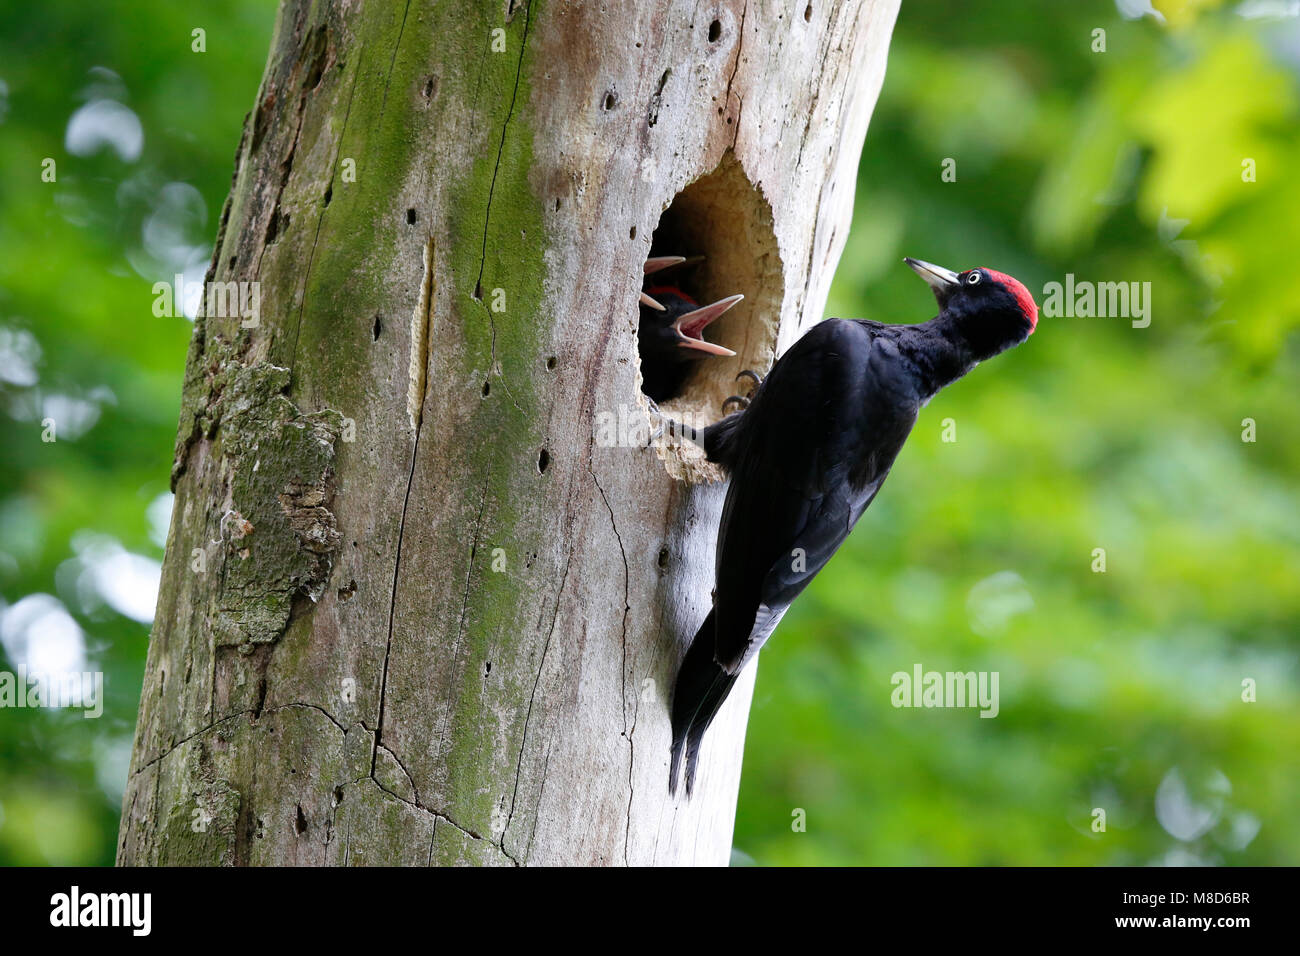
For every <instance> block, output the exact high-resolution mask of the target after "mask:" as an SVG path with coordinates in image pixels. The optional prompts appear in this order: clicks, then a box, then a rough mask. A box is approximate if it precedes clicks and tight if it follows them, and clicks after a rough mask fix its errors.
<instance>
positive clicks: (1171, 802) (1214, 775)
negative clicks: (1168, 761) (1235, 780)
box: [1156, 767, 1232, 841]
mask: <svg viewBox="0 0 1300 956" xmlns="http://www.w3.org/2000/svg"><path fill="white" fill-rule="evenodd" d="M1231 792H1232V784H1231V782H1229V780H1228V778H1227V777H1225V776H1224V775H1223V774H1222V773H1221V772H1220V771H1218V770H1214V771H1212V772H1210V773H1209V774H1207V775H1205V776H1204V777H1203V778H1200V779H1197V780H1196V781H1194V782H1193V783H1192V784H1189V783H1188V781H1187V779H1186V777H1185V776H1184V775H1183V772H1182V770H1180V769H1179V768H1178V767H1170V768H1169V772H1168V773H1166V774H1165V777H1164V779H1163V780H1161V781H1160V786H1158V787H1156V819H1157V820H1159V821H1160V825H1161V826H1162V827H1164V828H1165V832H1166V833H1168V834H1169V835H1170V836H1172V837H1174V838H1176V839H1179V840H1185V841H1191V840H1195V839H1196V838H1197V837H1200V836H1204V835H1205V834H1206V833H1208V832H1209V831H1210V829H1211V828H1213V826H1214V825H1215V824H1216V823H1218V822H1219V817H1220V816H1222V815H1223V805H1224V802H1225V801H1226V799H1227V797H1228V795H1229V794H1230V793H1231Z"/></svg>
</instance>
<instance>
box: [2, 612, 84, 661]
mask: <svg viewBox="0 0 1300 956" xmlns="http://www.w3.org/2000/svg"><path fill="white" fill-rule="evenodd" d="M0 643H3V644H4V649H5V654H6V656H8V658H9V660H10V661H11V662H12V663H13V665H14V666H15V667H22V668H25V669H26V671H27V673H29V674H66V673H81V672H82V671H84V670H85V669H86V639H85V635H84V634H83V633H82V631H81V626H80V625H78V624H77V622H76V621H75V620H73V617H72V615H71V614H69V613H68V611H67V609H66V608H65V607H64V606H63V603H62V602H61V601H59V599H58V598H56V597H54V596H53V595H52V594H39V593H38V594H29V595H27V596H26V597H24V598H22V599H21V600H19V601H18V602H17V603H15V604H13V605H11V606H10V607H7V608H5V609H4V610H3V611H0Z"/></svg>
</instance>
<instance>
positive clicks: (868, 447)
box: [714, 319, 916, 674]
mask: <svg viewBox="0 0 1300 956" xmlns="http://www.w3.org/2000/svg"><path fill="white" fill-rule="evenodd" d="M896 355H897V353H896V352H895V350H894V348H893V343H892V342H891V341H889V340H888V338H886V337H882V336H881V335H880V333H879V327H873V326H872V325H870V324H867V323H860V322H851V321H843V320H839V319H830V320H827V321H825V322H822V323H820V324H818V325H817V326H814V328H813V329H812V330H810V331H809V332H808V333H807V334H806V335H804V337H803V338H801V339H800V340H799V341H798V342H797V343H796V344H795V345H794V347H793V348H791V349H790V351H789V352H788V353H787V354H786V355H785V356H783V357H782V359H781V361H780V362H778V363H777V365H776V367H774V368H773V369H772V372H771V374H769V375H768V377H767V379H766V381H764V382H763V384H762V386H761V387H760V388H759V390H758V393H757V394H756V395H755V397H754V400H753V402H752V403H751V405H750V407H749V408H748V409H747V410H746V411H745V413H744V415H743V416H742V420H741V423H740V426H739V431H740V432H741V434H740V435H738V436H737V445H738V447H737V449H736V453H735V455H734V458H733V463H732V467H731V486H730V488H729V489H728V491H727V499H726V503H725V505H724V506H723V511H722V523H721V529H720V532H719V536H718V555H717V562H718V563H717V595H716V598H715V609H716V612H717V613H716V620H715V629H716V644H715V648H714V656H715V659H716V660H717V662H718V663H719V664H720V665H721V666H722V667H723V669H725V670H726V671H728V672H729V673H733V674H734V673H737V672H738V671H739V670H740V668H741V666H742V665H743V664H744V662H745V661H746V660H747V659H748V657H749V656H751V654H752V652H753V651H756V650H757V649H758V647H759V646H761V645H762V643H763V641H765V640H766V639H767V637H768V636H769V635H770V634H771V632H772V629H773V628H775V627H776V624H777V622H778V621H779V620H780V617H781V615H782V614H784V613H785V610H786V608H788V607H789V606H790V602H792V601H793V600H794V599H795V597H796V596H797V595H798V594H799V593H800V592H801V591H802V590H803V589H804V588H805V587H806V586H807V585H808V582H809V581H811V580H812V578H813V577H814V576H815V575H816V574H817V572H818V571H820V570H821V569H822V567H823V566H825V564H826V562H827V561H829V560H830V558H831V556H832V555H833V554H834V553H835V551H836V550H837V549H838V548H839V546H840V545H841V544H842V543H843V541H844V539H845V538H846V537H847V536H848V534H849V531H850V530H852V528H853V525H854V523H855V522H856V521H857V520H858V518H859V517H860V516H861V514H862V512H863V510H864V509H865V508H866V506H867V504H868V503H869V502H870V500H871V498H872V496H873V495H874V494H875V492H876V490H877V488H879V486H880V482H881V481H883V480H884V477H885V474H886V473H887V472H888V470H889V467H890V466H891V465H892V464H893V461H894V456H895V455H896V454H897V452H898V449H899V448H900V447H901V446H902V443H903V441H904V440H905V439H906V437H907V433H908V432H909V431H910V430H911V427H912V424H913V423H914V422H915V418H916V414H915V412H916V410H915V407H914V406H911V405H910V404H909V403H907V402H903V403H902V404H903V412H902V414H901V415H900V414H899V402H898V398H899V392H898V389H897V387H896V386H897V384H898V383H895V382H894V376H895V375H896V374H897V364H896V362H895V361H894V358H896ZM899 419H902V420H901V421H900V420H899Z"/></svg>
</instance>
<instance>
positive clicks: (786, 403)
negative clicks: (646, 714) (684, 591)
mask: <svg viewBox="0 0 1300 956" xmlns="http://www.w3.org/2000/svg"><path fill="white" fill-rule="evenodd" d="M904 261H906V263H907V264H908V265H909V266H911V267H912V269H913V270H914V271H915V272H916V274H917V275H919V276H920V277H921V278H922V279H924V280H925V281H926V282H927V283H928V284H929V285H930V288H931V289H933V290H934V295H935V298H936V299H937V301H938V304H939V314H938V315H937V316H935V317H934V318H932V319H930V320H929V321H928V322H922V323H919V324H916V325H884V324H882V323H880V322H872V321H868V320H865V319H848V320H846V319H827V320H825V321H824V322H820V323H818V324H817V325H815V326H813V327H812V328H811V329H809V330H808V332H807V333H806V334H805V335H804V336H803V337H802V338H800V339H799V341H797V342H796V343H795V344H794V345H793V346H792V347H791V348H790V349H789V350H788V351H787V352H786V353H785V354H784V355H782V356H781V358H780V359H779V360H778V361H777V362H776V364H775V365H774V366H773V367H772V371H771V372H770V373H769V374H768V376H767V378H766V379H764V380H763V382H762V383H761V384H760V385H759V386H758V388H757V390H756V391H755V393H754V394H753V396H752V398H751V400H750V402H749V405H748V407H747V408H746V409H745V410H743V411H740V412H737V413H735V414H732V415H729V416H727V417H726V418H724V419H722V420H721V421H720V422H717V423H716V424H714V425H710V426H709V427H707V428H705V429H703V430H702V432H698V433H696V434H695V436H694V437H696V438H697V439H698V440H700V443H701V444H702V445H703V446H704V450H705V453H706V455H707V457H708V458H709V460H710V461H715V462H717V463H718V464H720V465H721V466H723V467H724V468H725V469H726V470H727V471H728V472H729V474H730V477H731V484H730V487H729V488H728V489H727V497H726V501H725V503H724V505H723V508H722V522H721V526H720V527H719V529H718V548H717V568H716V586H715V589H714V595H713V609H712V610H711V611H710V612H709V614H708V617H706V618H705V619H704V623H703V624H701V625H700V629H699V631H698V632H697V633H696V635H695V639H694V640H693V641H692V642H691V646H690V649H689V650H688V651H687V652H686V657H685V658H684V659H683V661H682V664H681V667H680V669H679V670H678V672H677V681H676V685H675V687H674V689H673V701H672V727H673V743H672V756H671V763H670V768H669V782H668V786H669V789H670V790H671V791H672V792H673V793H674V794H675V793H676V791H677V780H678V775H679V769H680V765H681V761H682V756H683V754H685V757H686V792H687V794H690V792H691V789H692V787H693V786H694V780H695V770H696V763H697V761H698V759H699V752H700V742H701V741H702V739H703V737H704V732H705V731H706V730H707V729H708V727H709V723H710V722H711V721H712V720H713V718H714V715H716V714H717V712H718V708H719V707H721V706H722V702H723V701H724V700H726V697H727V694H728V693H729V692H730V690H731V687H732V685H733V684H734V683H735V681H736V678H737V676H738V675H739V674H740V672H741V670H742V669H743V668H744V666H745V664H746V663H747V662H748V661H750V660H751V659H752V658H753V657H754V655H755V654H757V653H758V650H759V648H760V647H762V646H763V643H764V642H765V641H766V640H767V639H768V637H769V636H771V634H772V631H773V629H775V627H776V625H777V623H778V622H779V621H780V620H781V616H782V615H783V614H785V612H786V610H787V609H788V608H789V607H790V604H791V602H792V601H793V600H794V599H795V597H796V596H798V594H799V593H800V592H801V591H803V589H804V588H805V587H807V586H808V582H810V581H811V580H812V579H813V577H814V576H815V575H816V574H817V572H818V571H820V570H821V569H822V568H823V567H824V566H825V565H826V562H827V561H829V560H830V558H831V555H833V554H834V553H835V551H836V549H837V548H839V546H840V544H841V543H843V541H844V539H845V538H846V537H848V534H849V531H850V530H851V529H852V528H853V525H854V524H855V523H856V522H857V520H858V519H859V518H860V517H862V513H863V512H864V511H865V510H866V509H867V506H868V505H870V504H871V501H872V499H873V498H875V496H876V493H877V492H878V491H879V490H880V486H881V484H882V483H883V482H884V480H885V477H886V476H887V475H888V474H889V469H890V467H891V466H892V465H893V463H894V459H895V457H896V456H897V455H898V452H899V450H900V449H902V447H903V443H904V442H905V441H906V440H907V436H908V434H909V433H910V432H911V431H912V426H913V425H915V424H916V418H917V414H918V413H919V411H920V410H921V408H922V407H924V406H925V404H926V403H927V402H929V401H930V399H931V398H933V397H934V395H935V394H936V393H937V392H938V391H939V390H940V389H941V388H943V387H944V386H945V385H948V384H951V383H952V382H954V381H956V380H957V379H959V378H961V377H962V376H963V375H965V374H966V373H967V372H969V371H970V370H971V369H973V368H974V367H975V366H976V365H977V364H979V363H980V362H982V361H984V360H985V359H988V358H992V357H993V356H995V355H997V354H998V353H1000V352H1003V351H1005V350H1006V349H1009V348H1011V347H1012V346H1015V345H1019V344H1020V343H1021V342H1023V341H1025V339H1027V338H1028V337H1029V335H1030V334H1031V333H1032V332H1033V331H1034V328H1035V326H1036V325H1037V323H1038V306H1037V305H1036V304H1035V303H1034V299H1033V296H1032V295H1030V294H1029V290H1028V289H1026V288H1025V287H1024V286H1023V285H1021V284H1020V283H1019V282H1017V281H1016V280H1015V279H1013V278H1011V277H1010V276H1008V275H1004V274H1002V273H1001V272H994V271H993V270H992V269H983V268H981V269H970V270H968V271H966V272H962V273H956V272H952V271H951V270H948V269H944V268H941V267H939V266H936V265H931V264H930V263H928V262H921V261H919V260H917V259H906V260H904ZM678 427H679V428H680V427H681V426H678ZM685 431H686V432H687V434H688V435H689V434H690V430H689V429H686V430H685Z"/></svg>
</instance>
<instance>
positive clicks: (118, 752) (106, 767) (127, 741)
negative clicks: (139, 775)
mask: <svg viewBox="0 0 1300 956" xmlns="http://www.w3.org/2000/svg"><path fill="white" fill-rule="evenodd" d="M130 769H131V738H130V737H100V738H99V739H98V740H97V741H96V742H95V782H96V783H98V784H99V789H100V790H102V791H104V793H105V794H106V795H107V796H108V798H109V799H110V800H112V801H113V802H114V803H120V802H121V800H122V794H123V793H124V792H125V791H126V775H127V773H128V772H129V771H130Z"/></svg>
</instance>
